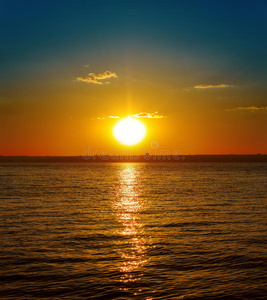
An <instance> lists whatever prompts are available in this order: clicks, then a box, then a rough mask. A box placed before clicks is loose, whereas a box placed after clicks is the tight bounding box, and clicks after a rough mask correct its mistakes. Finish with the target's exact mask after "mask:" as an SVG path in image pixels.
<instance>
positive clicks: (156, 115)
mask: <svg viewBox="0 0 267 300" xmlns="http://www.w3.org/2000/svg"><path fill="white" fill-rule="evenodd" d="M129 117H132V118H148V119H163V118H166V116H163V115H160V114H159V113H158V112H157V111H156V112H153V113H148V112H140V113H138V114H134V115H130V116H129ZM108 118H109V119H120V118H121V117H119V116H108V117H98V118H97V119H98V120H104V119H108Z"/></svg>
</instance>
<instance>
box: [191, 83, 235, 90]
mask: <svg viewBox="0 0 267 300" xmlns="http://www.w3.org/2000/svg"><path fill="white" fill-rule="evenodd" d="M231 86H232V85H229V84H224V83H221V84H217V85H213V84H198V85H195V86H194V88H195V89H211V88H225V87H231Z"/></svg>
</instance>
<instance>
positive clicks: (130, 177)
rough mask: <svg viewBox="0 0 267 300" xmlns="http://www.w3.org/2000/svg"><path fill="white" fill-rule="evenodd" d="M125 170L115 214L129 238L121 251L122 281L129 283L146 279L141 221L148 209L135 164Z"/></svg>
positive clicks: (119, 187) (121, 233)
mask: <svg viewBox="0 0 267 300" xmlns="http://www.w3.org/2000/svg"><path fill="white" fill-rule="evenodd" d="M122 166H123V168H122V169H121V170H120V173H119V186H118V189H117V202H116V203H115V210H116V214H117V218H118V221H119V222H120V223H121V224H122V228H121V229H120V230H119V234H120V235H121V236H122V237H124V238H125V240H124V245H123V246H122V247H121V250H120V254H121V258H122V260H123V261H122V264H121V266H120V272H121V281H122V282H124V283H127V282H134V281H137V280H140V278H141V276H142V272H141V267H142V266H143V265H144V263H145V262H146V244H145V241H144V238H143V237H142V236H143V224H142V223H141V221H140V212H141V211H142V210H143V209H144V207H143V204H142V202H141V201H140V198H139V188H140V186H139V183H138V171H137V170H136V168H135V166H134V164H127V165H122ZM125 243H126V245H125Z"/></svg>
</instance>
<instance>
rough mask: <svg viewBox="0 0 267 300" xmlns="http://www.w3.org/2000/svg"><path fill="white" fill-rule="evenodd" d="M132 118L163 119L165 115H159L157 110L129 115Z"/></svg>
mask: <svg viewBox="0 0 267 300" xmlns="http://www.w3.org/2000/svg"><path fill="white" fill-rule="evenodd" d="M131 117H134V118H148V119H163V118H166V116H163V115H160V114H159V113H158V112H157V111H156V112H153V113H148V112H141V113H139V114H135V115H131Z"/></svg>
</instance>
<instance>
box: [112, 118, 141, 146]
mask: <svg viewBox="0 0 267 300" xmlns="http://www.w3.org/2000/svg"><path fill="white" fill-rule="evenodd" d="M113 134H114V136H115V138H116V139H117V140H118V141H119V142H120V143H122V144H123V145H127V146H133V145H136V144H138V143H139V142H141V141H142V139H143V138H144V137H145V135H146V128H145V126H144V124H143V123H141V122H140V121H138V120H136V119H133V118H131V117H128V118H126V119H123V120H121V121H119V122H118V123H117V124H116V125H115V127H114V129H113Z"/></svg>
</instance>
